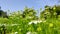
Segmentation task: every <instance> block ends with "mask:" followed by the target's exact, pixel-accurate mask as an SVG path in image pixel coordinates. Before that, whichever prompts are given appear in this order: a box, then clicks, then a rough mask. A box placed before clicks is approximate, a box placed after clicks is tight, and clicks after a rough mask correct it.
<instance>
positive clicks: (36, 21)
mask: <svg viewBox="0 0 60 34" xmlns="http://www.w3.org/2000/svg"><path fill="white" fill-rule="evenodd" d="M41 22H42V20H34V21H31V22H29V24H32V23H34V24H37V23H41Z"/></svg>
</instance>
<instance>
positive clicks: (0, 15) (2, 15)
mask: <svg viewBox="0 0 60 34" xmlns="http://www.w3.org/2000/svg"><path fill="white" fill-rule="evenodd" d="M0 17H3V18H8V16H7V12H4V11H3V10H1V7H0Z"/></svg>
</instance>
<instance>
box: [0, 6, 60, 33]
mask: <svg viewBox="0 0 60 34" xmlns="http://www.w3.org/2000/svg"><path fill="white" fill-rule="evenodd" d="M46 7H47V6H46ZM46 7H45V8H46ZM52 11H53V12H52ZM45 13H47V14H46V18H47V19H46V20H45V19H44V16H45V15H44V14H45ZM56 13H57V9H56V7H55V6H54V7H52V8H51V7H49V8H47V9H45V10H43V11H42V12H41V13H40V20H39V18H38V17H37V16H36V10H34V9H32V8H27V7H26V8H25V9H24V10H23V13H21V11H17V12H13V13H12V14H9V16H8V17H9V18H3V17H1V18H0V34H1V32H2V34H3V33H4V30H3V27H2V26H3V25H4V27H5V28H6V30H5V31H6V34H27V33H30V34H60V19H59V18H60V15H59V16H58V19H56V17H55V16H56V15H57V14H56ZM53 17H54V18H53ZM41 18H42V19H41Z"/></svg>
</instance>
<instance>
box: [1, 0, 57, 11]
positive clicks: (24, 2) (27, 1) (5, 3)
mask: <svg viewBox="0 0 60 34" xmlns="http://www.w3.org/2000/svg"><path fill="white" fill-rule="evenodd" d="M55 4H57V0H0V6H1V9H2V10H5V11H6V10H11V11H17V10H23V9H24V7H25V6H27V7H29V8H31V7H34V9H37V10H39V9H40V8H42V9H44V6H45V5H50V6H53V5H55Z"/></svg>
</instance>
